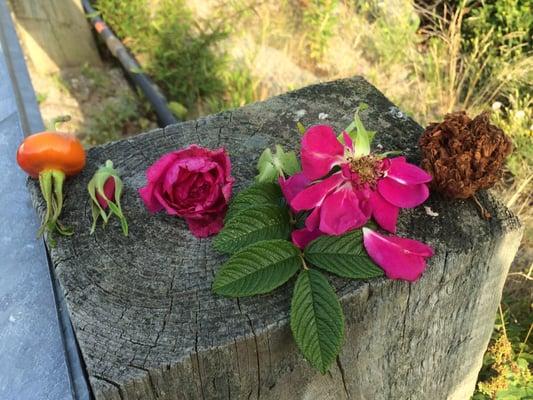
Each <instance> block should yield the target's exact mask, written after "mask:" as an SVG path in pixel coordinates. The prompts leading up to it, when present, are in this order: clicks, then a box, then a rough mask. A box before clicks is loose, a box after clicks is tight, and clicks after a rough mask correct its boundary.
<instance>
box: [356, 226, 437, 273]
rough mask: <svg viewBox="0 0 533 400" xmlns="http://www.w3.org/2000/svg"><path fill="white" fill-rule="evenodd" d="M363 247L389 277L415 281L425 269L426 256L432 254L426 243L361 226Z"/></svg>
mask: <svg viewBox="0 0 533 400" xmlns="http://www.w3.org/2000/svg"><path fill="white" fill-rule="evenodd" d="M363 243H364V245H365V249H366V251H367V253H368V255H369V256H370V258H372V260H374V262H375V263H376V264H378V265H379V266H380V267H381V268H382V269H383V270H384V271H385V275H387V277H388V278H389V279H403V280H406V281H409V282H413V281H416V280H417V279H418V278H420V275H422V272H424V270H425V269H426V258H428V257H431V256H433V254H434V253H433V249H432V248H431V247H429V246H428V245H427V244H424V243H421V242H419V241H417V240H413V239H405V238H400V237H397V236H384V235H380V234H379V233H376V232H374V231H372V230H371V229H368V228H363Z"/></svg>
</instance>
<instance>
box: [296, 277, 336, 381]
mask: <svg viewBox="0 0 533 400" xmlns="http://www.w3.org/2000/svg"><path fill="white" fill-rule="evenodd" d="M291 330H292V334H293V336H294V340H295V341H296V344H297V345H298V347H299V348H300V351H301V352H302V353H303V355H304V357H305V358H306V359H307V360H308V361H309V362H310V363H311V365H313V367H315V368H316V369H318V370H319V371H320V372H321V373H323V374H325V373H326V372H327V371H328V370H329V367H330V365H331V363H332V362H333V360H335V358H336V357H337V355H338V354H339V351H340V348H341V344H342V339H343V337H344V316H343V314H342V308H341V305H340V304H339V300H338V299H337V295H336V294H335V292H334V291H333V288H332V287H331V285H330V284H329V282H328V281H327V279H326V278H325V277H324V275H322V273H320V272H319V271H316V270H313V269H307V270H304V271H302V272H301V273H300V275H299V276H298V280H297V281H296V285H295V286H294V293H293V295H292V302H291Z"/></svg>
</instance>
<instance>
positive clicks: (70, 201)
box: [30, 78, 522, 400]
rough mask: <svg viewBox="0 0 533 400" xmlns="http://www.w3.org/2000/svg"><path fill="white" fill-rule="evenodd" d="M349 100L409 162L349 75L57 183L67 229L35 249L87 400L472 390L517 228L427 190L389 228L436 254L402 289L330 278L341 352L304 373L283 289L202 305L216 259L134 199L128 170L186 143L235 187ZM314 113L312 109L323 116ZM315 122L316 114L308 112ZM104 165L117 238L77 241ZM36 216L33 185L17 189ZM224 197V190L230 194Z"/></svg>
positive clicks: (118, 155)
mask: <svg viewBox="0 0 533 400" xmlns="http://www.w3.org/2000/svg"><path fill="white" fill-rule="evenodd" d="M359 102H365V103H367V104H368V105H369V108H368V110H366V111H365V112H363V113H362V119H363V122H364V123H365V126H367V127H368V129H371V130H375V131H377V132H378V134H377V137H376V140H375V141H374V145H376V146H379V147H380V148H382V149H383V150H385V151H386V150H398V149H400V150H403V151H404V152H405V153H406V154H407V156H408V157H409V158H411V159H412V160H413V161H417V151H416V143H417V139H418V137H419V136H420V134H421V132H422V128H421V127H420V126H418V125H417V124H416V123H415V122H413V121H412V120H411V119H409V118H408V117H406V116H405V115H404V114H402V113H401V112H400V111H399V110H398V108H396V107H394V105H393V104H391V103H390V102H389V101H388V100H387V99H386V98H385V97H384V96H383V95H382V94H381V93H380V92H379V91H378V90H376V89H375V88H374V87H373V86H371V85H370V84H369V83H367V82H366V81H365V80H364V79H362V78H353V79H346V80H340V81H335V82H331V83H325V84H318V85H314V86H310V87H306V88H303V89H301V90H297V91H295V92H291V93H287V94H284V95H281V96H278V97H274V98H272V99H270V100H268V101H265V102H262V103H255V104H252V105H249V106H246V107H243V108H240V109H237V110H233V111H227V112H223V113H220V114H216V115H212V116H207V117H204V118H200V119H198V120H196V121H188V122H184V123H181V124H178V125H174V126H169V127H167V128H165V129H160V130H155V131H153V132H149V133H146V134H143V135H139V136H137V137H134V138H131V139H126V140H122V141H120V142H116V143H110V144H107V145H104V146H100V147H97V148H94V149H92V150H90V151H89V155H88V165H87V168H86V169H85V171H84V172H83V173H82V175H81V176H79V177H78V178H76V179H75V180H71V181H70V182H69V183H68V185H67V187H66V193H67V199H66V206H65V209H64V212H63V221H64V222H65V223H66V224H68V225H69V226H73V227H75V228H76V235H75V236H73V237H71V238H59V239H58V244H57V246H56V247H55V248H51V249H50V255H51V259H52V262H53V263H54V267H55V272H56V274H57V276H58V278H59V281H60V282H61V286H62V288H63V290H64V292H65V296H66V300H67V304H68V308H69V312H70V316H71V319H72V323H73V326H74V329H75V332H76V336H77V339H78V343H79V346H80V349H81V352H82V355H83V358H84V361H85V364H86V367H87V373H88V376H89V379H90V383H91V386H92V390H93V392H94V395H95V397H96V399H232V400H233V399H259V398H260V399H291V400H298V399H320V400H322V399H344V398H349V399H374V400H380V399H408V398H409V399H428V398H436V399H444V398H446V399H465V398H468V397H469V396H470V394H471V393H472V391H473V389H474V385H475V381H476V377H477V373H478V371H479V369H480V367H481V361H482V356H483V352H484V350H485V348H486V345H487V343H488V340H489V337H490V334H491V331H492V326H493V322H494V315H495V312H496V308H497V305H498V303H499V300H500V296H501V291H502V286H503V283H504V280H505V276H506V273H507V270H508V267H509V264H510V263H511V260H512V258H513V256H514V254H515V252H516V249H517V247H518V244H519V241H520V238H521V235H522V230H521V228H520V225H519V223H518V221H517V219H516V218H515V217H514V216H513V215H512V214H511V213H509V211H508V210H507V209H505V208H504V207H503V206H502V205H500V204H499V203H498V202H497V201H495V200H494V199H493V198H492V197H491V196H490V195H488V194H486V193H482V194H481V195H480V196H479V197H480V201H481V202H483V204H484V206H485V207H486V208H487V209H488V210H489V211H490V212H491V214H492V215H493V218H492V220H490V221H485V220H483V219H481V218H479V216H478V212H477V210H476V208H475V205H474V204H472V203H470V202H464V201H453V202H452V201H446V200H443V199H440V198H438V196H432V197H431V198H430V200H429V201H428V203H426V205H427V206H430V207H431V208H432V210H433V211H434V212H436V213H438V216H430V215H428V214H426V212H425V211H424V208H423V207H419V208H417V209H414V210H408V211H407V212H404V213H403V214H402V215H401V218H400V222H399V234H400V235H402V234H407V233H408V234H409V237H414V238H416V239H419V240H422V241H424V242H426V243H430V244H431V245H432V246H434V248H435V249H436V256H435V257H433V258H432V259H431V261H430V263H429V267H428V269H427V270H426V272H425V273H424V275H423V276H422V278H421V279H420V280H419V281H418V282H416V283H412V284H409V283H406V282H399V281H391V280H387V279H385V278H378V279H373V280H370V281H351V282H350V281H346V280H341V279H336V278H335V277H333V276H330V277H329V278H330V281H331V282H332V283H333V285H334V287H335V288H336V290H337V293H338V294H339V296H340V297H341V303H342V305H343V308H344V313H345V317H346V337H345V341H344V345H343V349H342V351H341V353H340V356H339V358H338V360H337V363H336V364H334V366H333V367H332V369H331V371H330V373H329V374H326V375H320V374H318V373H317V372H316V371H315V370H313V369H312V368H311V367H310V366H309V365H308V364H307V363H306V361H305V360H304V359H303V358H302V356H301V354H300V353H299V352H298V350H297V348H296V346H295V344H294V342H293V339H292V337H291V334H290V330H289V326H288V313H289V304H290V296H291V290H292V286H293V282H289V284H288V285H286V286H284V287H283V288H281V289H279V290H276V291H275V292H273V293H272V294H270V295H265V296H258V297H253V298H243V299H240V300H235V299H226V298H223V297H219V296H216V295H213V294H212V292H211V284H212V281H213V276H214V273H215V272H216V270H217V269H218V268H219V266H220V265H221V263H222V262H223V260H224V257H223V256H221V255H220V254H218V253H217V252H216V251H214V250H213V249H212V247H211V244H210V243H211V240H210V239H202V240H198V239H196V238H194V237H193V236H192V235H191V234H190V233H189V231H188V230H187V226H186V224H185V223H184V222H183V221H182V220H179V219H176V218H173V217H170V216H167V215H165V214H163V213H161V214H157V215H150V214H149V213H148V212H147V211H146V210H145V209H144V206H143V204H142V201H141V199H140V198H139V196H138V195H137V189H138V188H140V187H142V186H143V185H144V182H145V181H144V179H145V177H144V171H145V170H146V168H147V167H148V166H149V165H150V164H151V163H153V162H154V161H155V160H156V159H157V158H159V157H160V156H161V155H162V154H163V153H165V152H168V151H171V150H174V149H176V148H180V147H183V146H186V145H188V144H191V143H197V144H199V145H203V146H207V147H210V148H216V147H218V146H225V147H226V148H227V149H228V151H229V153H230V155H231V159H232V163H233V173H234V176H235V178H236V179H237V183H238V186H240V187H242V186H244V185H246V184H248V183H249V182H250V181H251V179H252V178H253V176H254V175H255V163H256V161H257V158H258V156H259V154H260V151H261V150H262V149H263V148H264V147H266V146H273V145H274V144H275V143H280V144H282V145H284V146H285V147H287V148H291V147H292V148H297V144H298V141H299V134H298V132H297V129H296V121H297V120H298V119H300V120H301V122H302V123H303V124H304V125H306V126H309V125H312V124H317V123H324V122H328V123H331V124H332V125H334V126H335V128H336V129H338V130H339V129H341V128H342V127H344V126H347V125H348V124H349V122H350V121H351V119H352V118H353V112H354V110H355V108H356V106H357V105H358V104H359ZM320 113H326V114H328V118H327V120H326V121H324V120H321V119H319V117H318V116H319V114H320ZM322 117H323V116H322ZM107 159H111V160H113V162H114V164H115V166H116V167H117V168H118V169H119V171H120V172H121V175H122V177H123V181H124V184H125V187H126V188H125V193H124V197H123V208H124V210H125V213H126V215H127V218H128V221H129V224H130V236H129V237H127V238H126V237H124V236H122V233H121V230H120V227H119V226H118V222H116V221H112V222H110V224H109V225H108V226H107V228H106V229H105V231H104V230H102V229H100V228H99V229H97V231H96V233H95V235H93V236H91V235H89V229H88V227H90V225H91V212H90V204H89V202H88V200H87V193H86V187H85V186H86V184H87V182H88V180H89V179H90V177H91V175H92V173H93V172H94V171H95V169H96V168H97V166H98V165H100V164H102V163H103V162H105V161H106V160H107ZM30 189H31V191H32V194H33V198H34V201H35V204H36V206H37V207H38V209H39V210H40V212H41V213H42V212H43V202H42V200H41V198H40V196H39V194H38V188H37V187H36V185H34V184H33V183H32V184H31V185H30ZM237 189H238V188H237Z"/></svg>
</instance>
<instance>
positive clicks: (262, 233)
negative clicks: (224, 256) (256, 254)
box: [213, 205, 290, 254]
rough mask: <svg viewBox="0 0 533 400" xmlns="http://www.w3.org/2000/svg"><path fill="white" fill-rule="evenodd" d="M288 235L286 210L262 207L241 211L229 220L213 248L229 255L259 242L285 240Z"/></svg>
mask: <svg viewBox="0 0 533 400" xmlns="http://www.w3.org/2000/svg"><path fill="white" fill-rule="evenodd" d="M289 234H290V224H289V213H288V210H287V208H286V207H279V206H274V205H262V206H258V207H254V208H248V209H245V210H242V211H241V212H239V213H238V214H237V215H235V217H233V218H230V219H229V220H228V221H227V222H226V225H225V226H224V228H223V229H222V230H221V231H220V233H219V234H218V235H217V236H216V237H215V239H214V240H213V246H214V247H215V249H217V250H218V251H220V252H224V253H230V254H231V253H235V252H236V251H238V250H240V249H242V248H244V247H246V246H248V245H250V244H253V243H255V242H259V241H261V240H271V239H287V238H288V237H289Z"/></svg>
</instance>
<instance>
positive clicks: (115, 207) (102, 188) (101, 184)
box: [87, 160, 128, 236]
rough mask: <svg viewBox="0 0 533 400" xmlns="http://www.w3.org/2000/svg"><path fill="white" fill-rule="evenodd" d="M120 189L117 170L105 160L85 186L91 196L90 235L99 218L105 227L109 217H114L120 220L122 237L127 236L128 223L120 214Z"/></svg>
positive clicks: (111, 163) (120, 182) (120, 181)
mask: <svg viewBox="0 0 533 400" xmlns="http://www.w3.org/2000/svg"><path fill="white" fill-rule="evenodd" d="M122 188H123V184H122V180H121V179H120V176H119V175H118V172H117V170H116V169H114V168H113V162H112V161H111V160H107V161H106V163H105V165H102V166H101V167H100V168H98V171H96V173H95V174H94V176H93V177H92V179H91V180H90V181H89V184H88V185H87V190H88V191H89V196H91V209H92V214H93V225H92V227H91V234H92V233H94V230H95V228H96V221H97V220H98V218H100V217H101V218H102V220H103V221H104V225H106V224H107V222H108V221H109V218H110V217H111V215H115V216H116V217H118V218H119V220H120V225H121V227H122V233H123V234H124V236H128V222H127V221H126V218H125V217H124V214H123V213H122V207H121V205H120V197H121V195H122Z"/></svg>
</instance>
